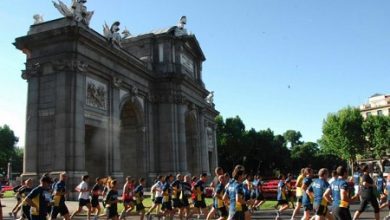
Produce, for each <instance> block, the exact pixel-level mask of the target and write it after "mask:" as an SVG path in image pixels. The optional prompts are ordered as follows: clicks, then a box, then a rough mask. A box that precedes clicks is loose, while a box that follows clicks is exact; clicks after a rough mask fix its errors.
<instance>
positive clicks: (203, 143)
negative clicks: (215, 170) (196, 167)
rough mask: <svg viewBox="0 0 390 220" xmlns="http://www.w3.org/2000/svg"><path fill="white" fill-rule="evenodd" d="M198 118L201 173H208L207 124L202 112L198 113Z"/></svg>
mask: <svg viewBox="0 0 390 220" xmlns="http://www.w3.org/2000/svg"><path fill="white" fill-rule="evenodd" d="M199 115H200V117H199V120H200V131H201V132H200V144H199V147H200V158H201V166H200V167H201V171H202V172H206V173H208V174H209V175H210V173H209V161H208V152H207V148H208V147H207V133H206V131H207V124H206V120H205V117H204V112H203V111H200V113H199Z"/></svg>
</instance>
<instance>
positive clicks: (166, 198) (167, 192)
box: [161, 174, 174, 218]
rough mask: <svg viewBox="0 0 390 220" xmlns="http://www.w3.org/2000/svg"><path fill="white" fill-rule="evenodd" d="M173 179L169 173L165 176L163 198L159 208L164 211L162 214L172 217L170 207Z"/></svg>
mask: <svg viewBox="0 0 390 220" xmlns="http://www.w3.org/2000/svg"><path fill="white" fill-rule="evenodd" d="M172 181H173V175H172V174H170V175H168V176H166V177H165V182H164V185H163V187H162V192H163V200H162V207H161V209H162V210H163V211H164V216H165V217H169V218H173V214H174V212H173V209H172V187H171V182H172Z"/></svg>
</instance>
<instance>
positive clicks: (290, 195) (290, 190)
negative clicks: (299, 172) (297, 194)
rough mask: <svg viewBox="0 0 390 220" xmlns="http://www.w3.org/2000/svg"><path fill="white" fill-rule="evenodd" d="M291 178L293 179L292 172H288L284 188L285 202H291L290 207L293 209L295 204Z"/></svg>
mask: <svg viewBox="0 0 390 220" xmlns="http://www.w3.org/2000/svg"><path fill="white" fill-rule="evenodd" d="M292 179H293V176H292V174H291V173H288V174H287V178H286V181H285V182H286V189H287V194H286V197H287V202H288V203H291V206H292V208H293V209H295V205H294V200H295V199H294V193H293V186H292V185H291V184H292Z"/></svg>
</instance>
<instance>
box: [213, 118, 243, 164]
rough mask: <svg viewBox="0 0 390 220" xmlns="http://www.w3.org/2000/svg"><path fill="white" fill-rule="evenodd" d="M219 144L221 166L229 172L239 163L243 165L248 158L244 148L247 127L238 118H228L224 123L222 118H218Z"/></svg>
mask: <svg viewBox="0 0 390 220" xmlns="http://www.w3.org/2000/svg"><path fill="white" fill-rule="evenodd" d="M216 120H217V126H218V127H217V139H218V140H217V143H219V145H218V155H219V159H220V165H221V166H222V167H224V168H225V169H227V170H230V169H232V168H233V166H235V165H236V164H238V163H242V162H243V160H244V156H246V153H247V152H246V151H245V150H243V149H246V148H245V147H244V143H245V141H244V133H245V125H244V123H243V122H242V120H241V119H240V117H238V116H236V117H234V118H227V119H226V120H225V122H223V119H222V117H217V118H216Z"/></svg>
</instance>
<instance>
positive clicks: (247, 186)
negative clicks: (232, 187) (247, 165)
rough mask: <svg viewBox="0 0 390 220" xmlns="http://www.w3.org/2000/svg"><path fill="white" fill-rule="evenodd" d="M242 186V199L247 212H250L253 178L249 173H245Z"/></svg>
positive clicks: (251, 208) (251, 207)
mask: <svg viewBox="0 0 390 220" xmlns="http://www.w3.org/2000/svg"><path fill="white" fill-rule="evenodd" d="M243 187H244V199H245V202H246V204H247V207H248V210H249V212H248V213H251V212H252V211H253V204H254V199H252V195H253V194H254V188H253V178H252V175H251V174H247V175H246V179H245V181H244V182H243Z"/></svg>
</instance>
